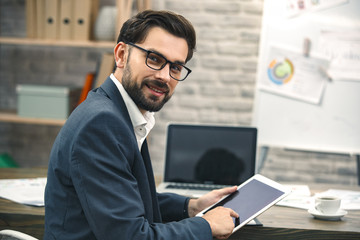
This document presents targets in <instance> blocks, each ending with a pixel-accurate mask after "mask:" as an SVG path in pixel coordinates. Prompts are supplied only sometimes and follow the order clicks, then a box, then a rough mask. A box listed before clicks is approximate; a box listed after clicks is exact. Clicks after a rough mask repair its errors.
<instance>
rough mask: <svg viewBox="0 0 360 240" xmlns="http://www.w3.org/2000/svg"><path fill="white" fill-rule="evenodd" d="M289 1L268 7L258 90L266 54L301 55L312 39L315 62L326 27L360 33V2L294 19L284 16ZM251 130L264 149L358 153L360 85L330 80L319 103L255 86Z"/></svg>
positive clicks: (265, 16)
mask: <svg viewBox="0 0 360 240" xmlns="http://www.w3.org/2000/svg"><path fill="white" fill-rule="evenodd" d="M328 1H332V2H334V1H333V0H328ZM289 2H291V1H288V0H276V1H270V0H265V2H264V13H263V25H262V34H261V42H260V49H259V63H258V74H257V86H258V84H259V81H260V80H261V79H260V77H261V76H263V74H261V71H266V69H267V68H268V60H267V59H268V56H267V54H268V53H269V49H270V47H271V46H272V45H273V44H276V45H278V46H279V45H280V46H284V47H292V48H294V49H298V50H299V51H300V52H302V48H303V44H304V39H305V38H308V39H309V40H310V41H311V50H310V57H311V54H314V53H317V52H318V51H319V49H320V46H319V37H320V32H321V30H323V29H324V28H326V27H335V28H358V29H359V28H360V1H357V0H352V1H350V0H349V1H348V2H347V3H344V4H340V5H336V6H333V7H331V8H327V9H322V10H318V11H307V12H304V13H303V14H300V15H298V16H296V17H291V18H289V17H288V16H287V15H286V13H288V11H286V4H287V3H289ZM293 2H294V1H293ZM295 2H298V1H295ZM323 2H324V1H323ZM359 68H360V66H359ZM253 125H254V126H256V127H257V128H258V135H259V139H258V143H259V145H262V146H264V145H265V146H278V147H285V148H291V149H302V150H309V151H324V152H337V153H354V154H358V153H360V80H358V81H344V80H338V79H333V80H332V81H326V83H325V88H324V91H323V95H322V97H321V100H320V102H319V103H318V104H311V103H308V102H305V101H301V100H298V99H293V98H291V97H286V96H282V95H279V94H274V93H272V92H268V91H263V90H261V89H260V88H259V87H257V88H256V91H255V104H254V116H253Z"/></svg>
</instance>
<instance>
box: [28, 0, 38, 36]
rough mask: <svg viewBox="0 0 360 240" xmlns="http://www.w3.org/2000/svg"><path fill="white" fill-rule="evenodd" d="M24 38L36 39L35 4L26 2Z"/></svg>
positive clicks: (33, 1) (32, 0) (32, 1)
mask: <svg viewBox="0 0 360 240" xmlns="http://www.w3.org/2000/svg"><path fill="white" fill-rule="evenodd" d="M26 36H27V37H28V38H36V2H35V0H27V1H26Z"/></svg>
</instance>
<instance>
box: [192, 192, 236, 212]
mask: <svg viewBox="0 0 360 240" xmlns="http://www.w3.org/2000/svg"><path fill="white" fill-rule="evenodd" d="M236 189H237V187H236V186H233V187H227V188H222V189H218V190H214V191H211V192H209V193H207V194H205V195H203V196H201V197H200V198H198V199H190V201H189V206H188V213H189V216H190V217H195V215H196V214H198V213H199V212H200V211H202V210H204V209H205V208H207V207H209V206H211V205H213V204H214V203H216V202H218V201H219V200H220V199H221V198H222V197H224V196H226V195H228V194H230V193H233V192H235V191H236Z"/></svg>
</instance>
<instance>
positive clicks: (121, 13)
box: [115, 0, 133, 39]
mask: <svg viewBox="0 0 360 240" xmlns="http://www.w3.org/2000/svg"><path fill="white" fill-rule="evenodd" d="M132 6H133V0H116V8H117V21H116V24H115V28H116V29H115V39H117V37H118V36H117V34H118V33H119V32H120V29H121V27H122V25H123V24H124V22H125V21H126V20H128V19H129V18H130V15H131V10H132Z"/></svg>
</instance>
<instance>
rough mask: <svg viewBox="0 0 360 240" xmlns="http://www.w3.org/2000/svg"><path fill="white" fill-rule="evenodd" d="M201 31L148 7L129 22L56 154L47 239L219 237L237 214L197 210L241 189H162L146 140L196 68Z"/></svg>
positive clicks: (47, 210)
mask: <svg viewBox="0 0 360 240" xmlns="http://www.w3.org/2000/svg"><path fill="white" fill-rule="evenodd" d="M194 48H195V31H194V29H193V27H192V25H191V24H190V23H189V22H188V21H187V20H186V19H184V18H183V17H182V16H179V15H177V14H174V13H171V12H167V11H151V10H148V11H144V12H142V13H139V14H138V15H136V16H135V17H133V18H131V19H129V20H128V21H127V22H126V23H125V24H124V25H123V27H122V29H121V31H120V35H119V38H118V44H117V45H116V47H115V49H114V56H115V63H116V70H115V72H114V74H112V75H111V76H110V77H109V78H108V79H107V80H106V81H105V82H104V84H102V85H101V87H100V88H98V89H95V90H93V91H91V92H90V93H89V95H88V97H87V99H86V100H85V101H84V102H83V103H82V104H81V105H80V106H79V107H78V108H77V109H76V110H75V111H74V112H73V113H72V114H71V116H70V117H69V119H68V120H67V122H66V124H65V125H64V127H63V128H62V129H61V131H60V133H59V135H58V136H57V138H56V140H55V143H54V146H53V149H52V151H51V155H50V162H49V169H48V181H47V186H46V192H45V237H44V238H45V239H67V240H68V239H86V240H90V239H102V240H103V239H212V236H215V237H217V238H227V237H228V236H230V234H231V232H232V230H233V228H234V223H233V220H232V217H235V218H236V217H238V215H237V213H235V212H234V211H233V210H231V209H227V208H222V207H219V208H216V209H214V210H212V211H209V212H208V213H207V214H205V215H204V216H203V217H201V218H200V217H194V216H195V215H196V214H197V213H198V212H199V211H201V210H203V209H204V208H206V207H208V206H210V205H211V204H213V203H215V202H216V201H218V200H219V199H220V198H221V197H223V196H224V195H226V194H229V193H231V192H234V191H235V190H236V187H232V188H225V189H222V190H216V191H213V192H211V193H209V194H207V195H205V196H203V197H201V198H199V199H189V198H186V197H183V196H179V195H175V194H157V193H156V189H155V183H154V176H153V171H152V167H151V162H150V156H149V153H148V147H147V143H146V136H147V134H148V133H149V131H150V130H151V128H152V127H153V126H154V117H153V112H155V111H159V110H160V109H161V107H162V106H163V105H164V104H165V103H166V102H167V101H168V100H169V99H170V97H171V95H172V94H173V92H174V89H175V87H176V85H177V84H178V81H181V80H184V79H185V78H186V77H187V75H188V74H189V73H190V72H191V71H190V69H188V68H187V67H185V66H184V65H185V63H186V62H187V61H188V60H189V59H190V58H191V57H192V53H193V51H194Z"/></svg>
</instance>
